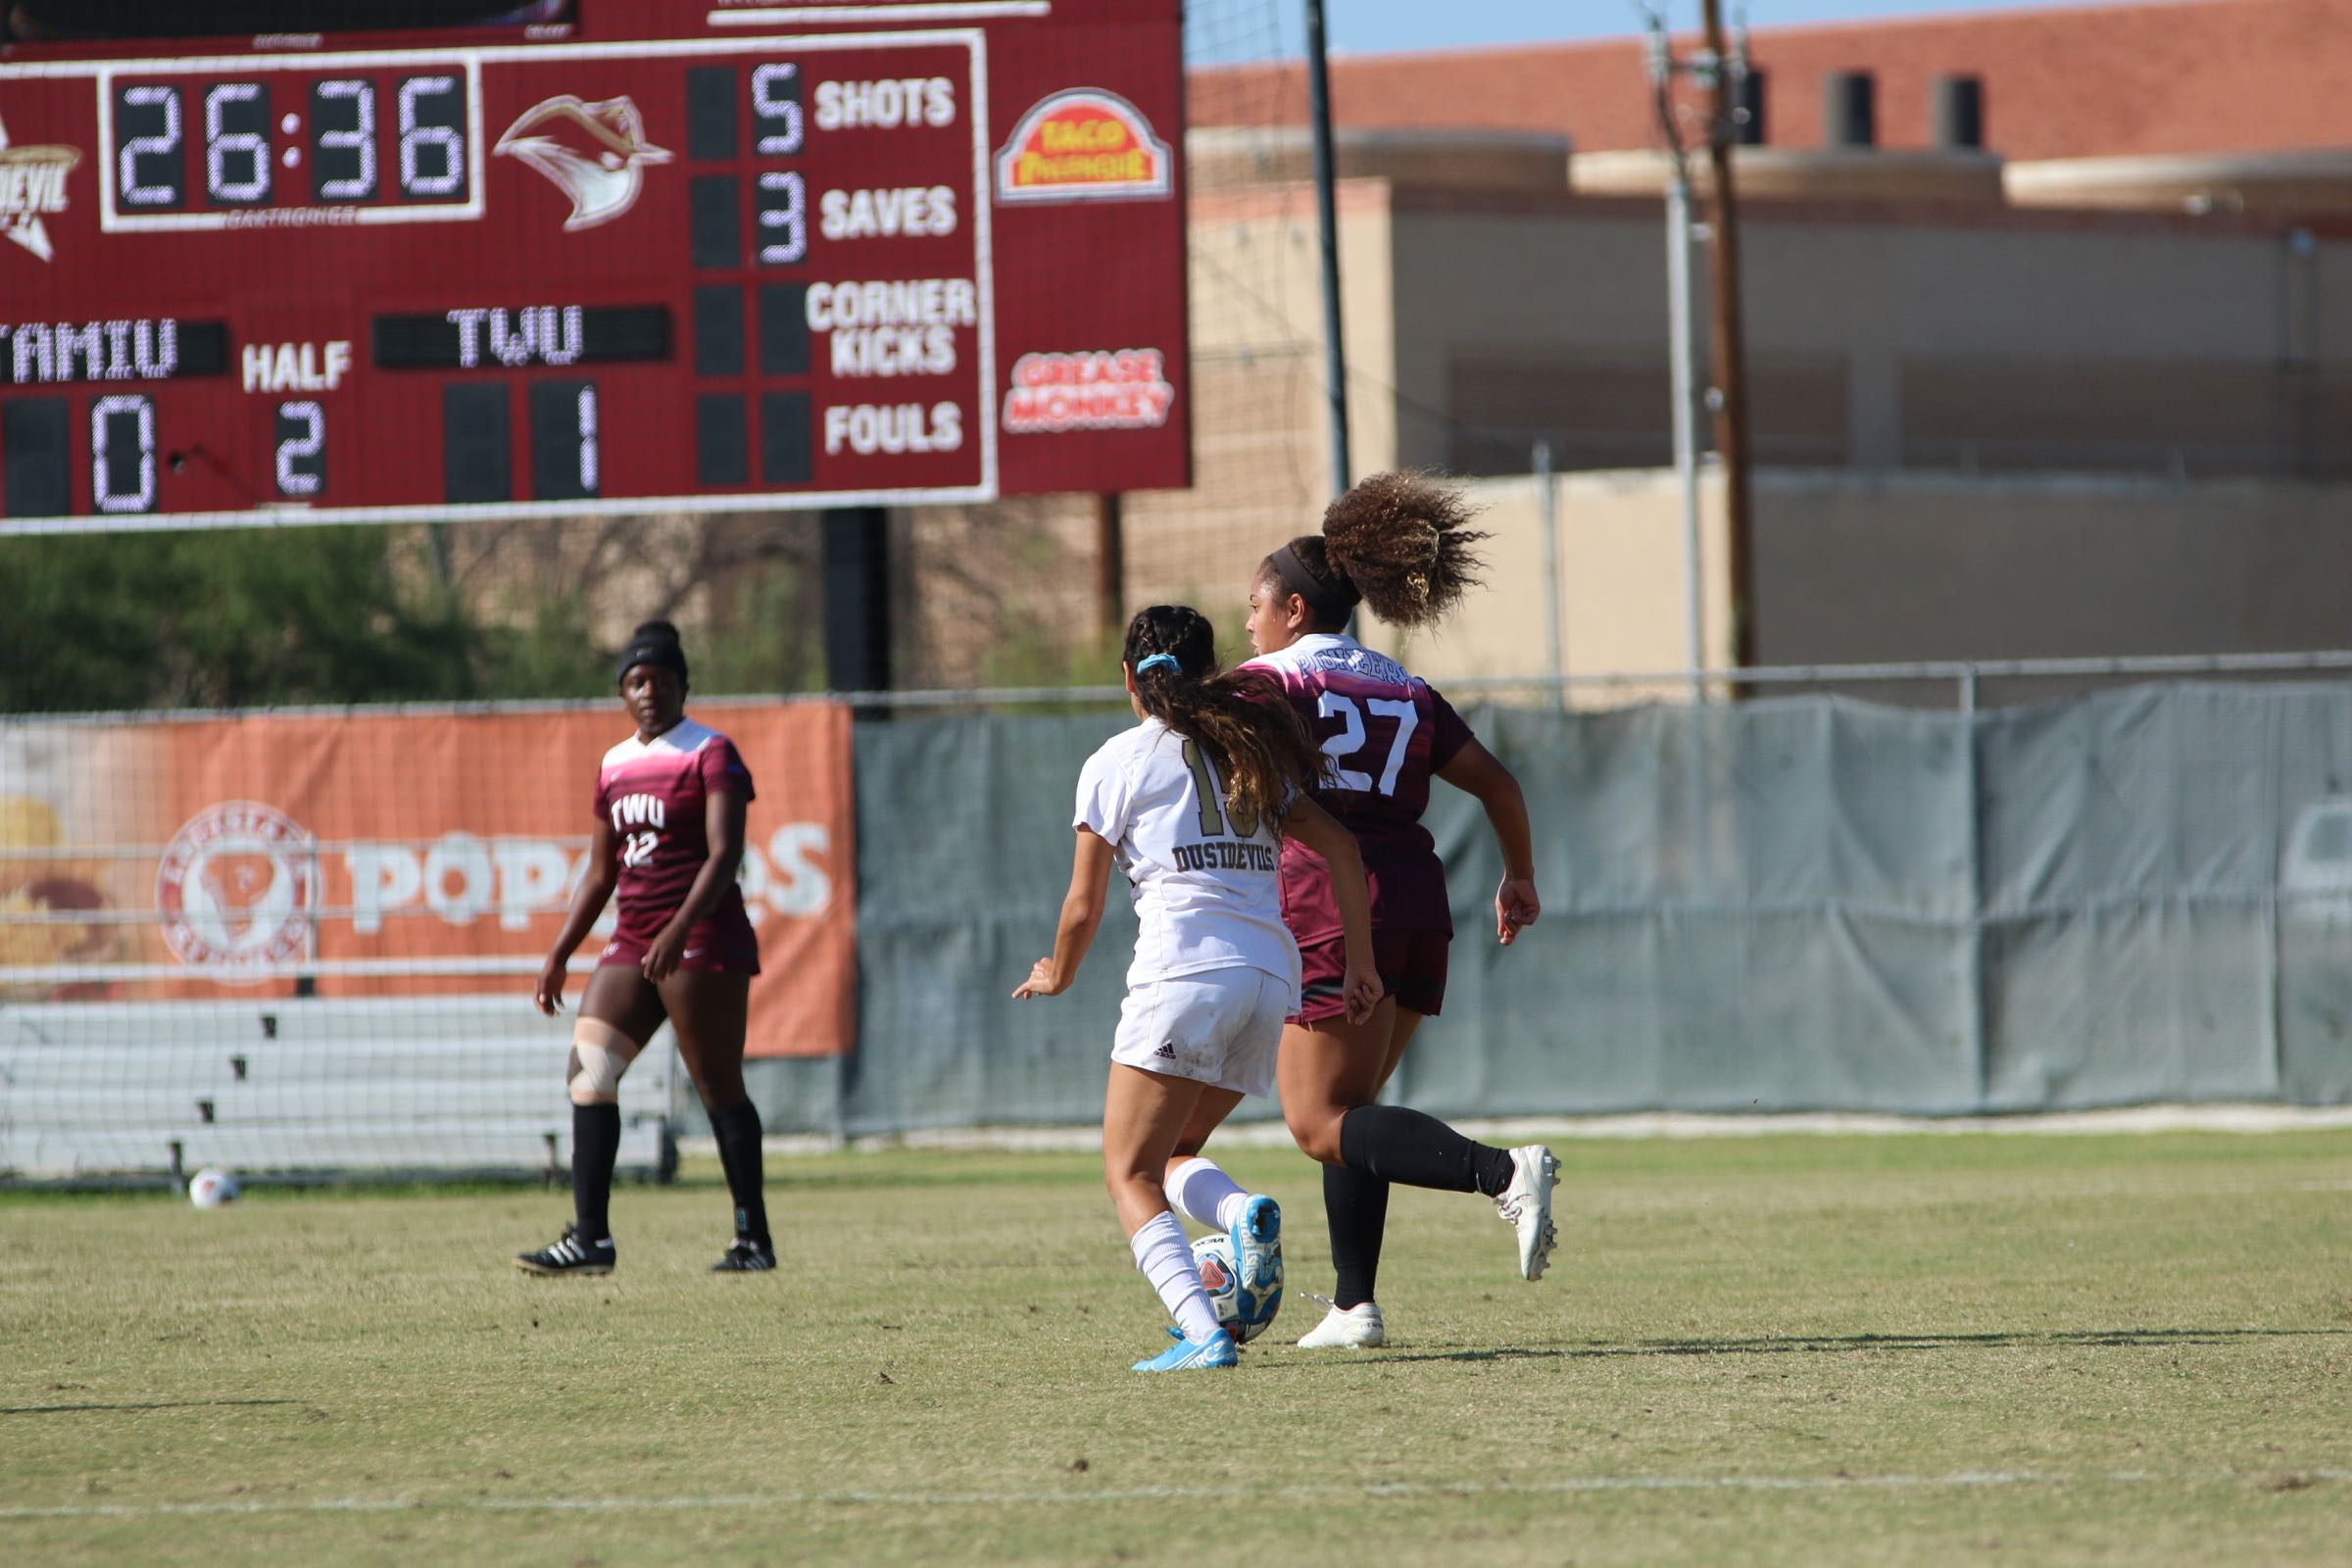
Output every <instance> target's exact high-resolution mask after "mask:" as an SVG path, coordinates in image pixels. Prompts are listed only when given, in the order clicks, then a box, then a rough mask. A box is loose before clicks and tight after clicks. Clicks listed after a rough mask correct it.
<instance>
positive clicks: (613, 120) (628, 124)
mask: <svg viewBox="0 0 2352 1568" xmlns="http://www.w3.org/2000/svg"><path fill="white" fill-rule="evenodd" d="M493 150H494V151H495V152H497V153H498V154H499V155H501V156H503V157H507V158H513V159H515V160H516V161H517V162H520V163H523V164H527V165H529V166H530V167H531V168H533V169H536V170H537V171H539V172H541V173H542V174H545V175H546V176H547V177H548V178H549V179H550V180H552V181H554V182H555V186H556V188H557V189H558V190H560V191H562V192H563V193H564V195H566V196H568V197H570V198H571V216H570V217H569V218H567V219H565V220H564V232H565V233H567V234H569V233H574V232H577V231H578V230H580V229H583V228H595V227H596V226H597V225H599V224H600V223H610V222H611V221H613V220H614V219H615V218H618V217H619V216H620V215H621V214H623V213H625V212H627V211H628V210H629V209H630V208H632V207H634V206H636V205H637V196H638V193H639V192H640V191H642V190H643V189H644V188H645V168H646V166H647V165H648V164H666V163H668V162H669V160H670V154H669V152H668V150H667V149H665V148H662V147H657V146H655V145H654V144H653V143H652V142H649V141H647V140H646V139H645V117H644V116H643V115H641V114H639V113H638V112H637V105H636V104H635V103H634V102H632V101H631V100H629V99H627V98H625V97H623V98H606V99H603V100H601V101H599V102H597V103H584V102H582V101H581V100H580V99H578V98H575V97H573V96H572V95H571V94H569V93H565V94H564V95H563V96H561V97H557V98H549V99H547V100H545V101H544V102H542V103H538V104H535V105H533V106H532V107H531V108H529V109H526V110H524V111H523V113H522V118H521V119H519V120H517V121H515V123H514V124H512V125H509V126H508V127H507V133H506V134H505V135H503V136H501V137H499V138H498V146H497V147H496V148H495V149H493Z"/></svg>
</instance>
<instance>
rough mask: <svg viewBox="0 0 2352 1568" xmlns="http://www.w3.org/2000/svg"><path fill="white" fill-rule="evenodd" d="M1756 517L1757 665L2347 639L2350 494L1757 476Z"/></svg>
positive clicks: (2309, 488)
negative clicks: (1759, 663) (2346, 588)
mask: <svg viewBox="0 0 2352 1568" xmlns="http://www.w3.org/2000/svg"><path fill="white" fill-rule="evenodd" d="M1756 512H1757V524H1756V552H1755V560H1756V602H1757V615H1756V632H1757V637H1756V651H1757V657H1758V658H1759V659H1760V660H1761V661H1763V662H1766V663H1814V662H1831V661H1836V662H1867V661H1875V660H1920V659H2023V658H2064V657H2078V656H2079V657H2105V656H2109V655H2123V654H2213V653H2266V652H2288V651H2299V650H2306V649H2317V648H2344V647H2352V595H2348V594H2347V593H2346V590H2345V585H2346V584H2347V583H2352V485H2342V484H2336V485H2315V484H2296V483H2288V482H2280V481H2229V482H2217V483H2212V484H2201V485H2174V484H2166V483H2161V482H2156V481H2135V480H2127V479H2096V478H2080V477H2074V478H2069V477H2055V478H2008V479H1978V480H1962V479H1956V478H1935V477H1927V476H1913V475H1906V476H1899V477H1888V478H1883V479H1871V478H1867V477H1863V476H1847V475H1797V474H1767V475H1763V476H1761V477H1760V478H1759V480H1758V483H1757V487H1756ZM2058 690H2059V688H2056V687H2043V688H2040V691H2041V693H2042V694H2043V695H2055V694H2056V693H2057V691H2058Z"/></svg>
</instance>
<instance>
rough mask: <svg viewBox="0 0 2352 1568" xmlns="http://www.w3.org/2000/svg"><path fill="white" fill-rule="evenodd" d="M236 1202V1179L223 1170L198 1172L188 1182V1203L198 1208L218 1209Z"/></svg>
mask: <svg viewBox="0 0 2352 1568" xmlns="http://www.w3.org/2000/svg"><path fill="white" fill-rule="evenodd" d="M188 1201H189V1202H191V1203H194V1204H195V1205H196V1206H197V1207H198V1208H219V1207H220V1206H221V1204H223V1203H233V1202H235V1201H237V1179H236V1178H235V1177H234V1176H231V1175H230V1174H229V1173H228V1172H226V1171H224V1170H212V1169H209V1168H208V1169H205V1170H200V1171H198V1172H197V1173H196V1174H195V1176H193V1177H192V1178H190V1180H189V1182H188Z"/></svg>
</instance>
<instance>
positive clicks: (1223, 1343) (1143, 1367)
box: [1135, 1329, 1242, 1372]
mask: <svg viewBox="0 0 2352 1568" xmlns="http://www.w3.org/2000/svg"><path fill="white" fill-rule="evenodd" d="M1168 1333H1169V1334H1170V1335H1171V1336H1172V1337H1173V1338H1174V1339H1175V1341H1176V1343H1175V1344H1174V1345H1171V1346H1169V1347H1168V1348H1166V1349H1164V1350H1162V1351H1160V1352H1159V1353H1158V1354H1157V1355H1155V1356H1153V1357H1152V1359H1151V1360H1149V1361H1138V1362H1136V1363H1135V1370H1137V1371H1138V1372H1192V1371H1196V1370H1202V1371H1205V1370H1213V1369H1215V1368H1218V1367H1228V1366H1233V1365H1236V1364H1237V1363H1239V1362H1240V1360H1241V1359H1242V1349H1241V1347H1240V1346H1238V1345H1236V1344H1234V1343H1233V1336H1232V1335H1230V1334H1228V1333H1226V1332H1225V1331H1224V1330H1223V1329H1219V1330H1217V1332H1216V1333H1214V1334H1211V1335H1210V1336H1209V1337H1208V1338H1207V1339H1205V1340H1188V1339H1186V1338H1185V1337H1184V1336H1183V1335H1182V1334H1181V1333H1179V1332H1178V1331H1177V1330H1175V1329H1170V1330H1168Z"/></svg>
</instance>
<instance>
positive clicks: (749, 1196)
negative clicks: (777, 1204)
mask: <svg viewBox="0 0 2352 1568" xmlns="http://www.w3.org/2000/svg"><path fill="white" fill-rule="evenodd" d="M711 1136H712V1137H714V1138H716V1139H717V1140H718V1163H719V1168H720V1169H722V1170H724V1171H725V1172H726V1173H727V1191H728V1193H729V1194H731V1195H732V1196H733V1197H734V1200H735V1234H736V1235H738V1236H742V1237H746V1238H748V1239H750V1240H752V1241H755V1242H758V1243H759V1244H760V1246H761V1247H764V1248H766V1249H767V1250H769V1251H771V1252H772V1251H774V1250H775V1246H774V1243H773V1242H771V1241H770V1240H769V1238H768V1234H767V1200H766V1199H765V1198H764V1197H763V1196H761V1194H760V1112H758V1111H757V1110H755V1109H753V1108H752V1103H751V1102H750V1101H748V1100H741V1101H737V1102H736V1103H734V1104H732V1105H729V1106H728V1107H727V1108H726V1109H724V1110H714V1111H712V1112H711Z"/></svg>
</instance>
